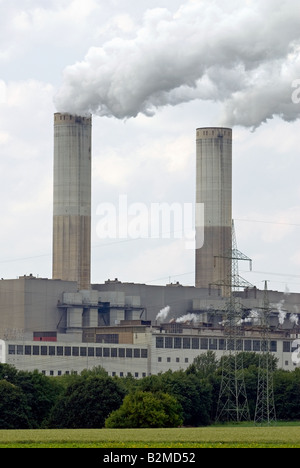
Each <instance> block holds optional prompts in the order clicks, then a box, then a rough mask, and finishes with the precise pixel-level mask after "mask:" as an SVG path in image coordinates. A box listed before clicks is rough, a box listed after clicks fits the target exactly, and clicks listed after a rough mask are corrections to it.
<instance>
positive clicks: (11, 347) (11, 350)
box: [8, 345, 16, 354]
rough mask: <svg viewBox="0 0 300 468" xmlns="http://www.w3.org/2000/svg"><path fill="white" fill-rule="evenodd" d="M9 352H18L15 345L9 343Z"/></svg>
mask: <svg viewBox="0 0 300 468" xmlns="http://www.w3.org/2000/svg"><path fill="white" fill-rule="evenodd" d="M8 354H16V347H15V345H8Z"/></svg>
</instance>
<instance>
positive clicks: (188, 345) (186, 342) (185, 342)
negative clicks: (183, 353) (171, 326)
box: [183, 338, 191, 349]
mask: <svg viewBox="0 0 300 468" xmlns="http://www.w3.org/2000/svg"><path fill="white" fill-rule="evenodd" d="M190 348H191V339H190V338H183V349H190Z"/></svg>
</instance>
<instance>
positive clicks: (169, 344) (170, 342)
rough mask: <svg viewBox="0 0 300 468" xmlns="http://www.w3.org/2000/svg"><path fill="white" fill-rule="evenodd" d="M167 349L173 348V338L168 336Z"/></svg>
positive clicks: (166, 340)
mask: <svg viewBox="0 0 300 468" xmlns="http://www.w3.org/2000/svg"><path fill="white" fill-rule="evenodd" d="M165 348H167V349H171V348H173V338H172V337H169V336H167V337H166V338H165Z"/></svg>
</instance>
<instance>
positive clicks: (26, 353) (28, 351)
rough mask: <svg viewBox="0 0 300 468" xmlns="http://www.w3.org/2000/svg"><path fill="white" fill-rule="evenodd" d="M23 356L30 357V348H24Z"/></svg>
mask: <svg viewBox="0 0 300 468" xmlns="http://www.w3.org/2000/svg"><path fill="white" fill-rule="evenodd" d="M25 356H31V346H25Z"/></svg>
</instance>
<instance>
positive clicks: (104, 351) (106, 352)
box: [103, 348, 110, 357]
mask: <svg viewBox="0 0 300 468" xmlns="http://www.w3.org/2000/svg"><path fill="white" fill-rule="evenodd" d="M109 351H110V349H109V348H103V357H109Z"/></svg>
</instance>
